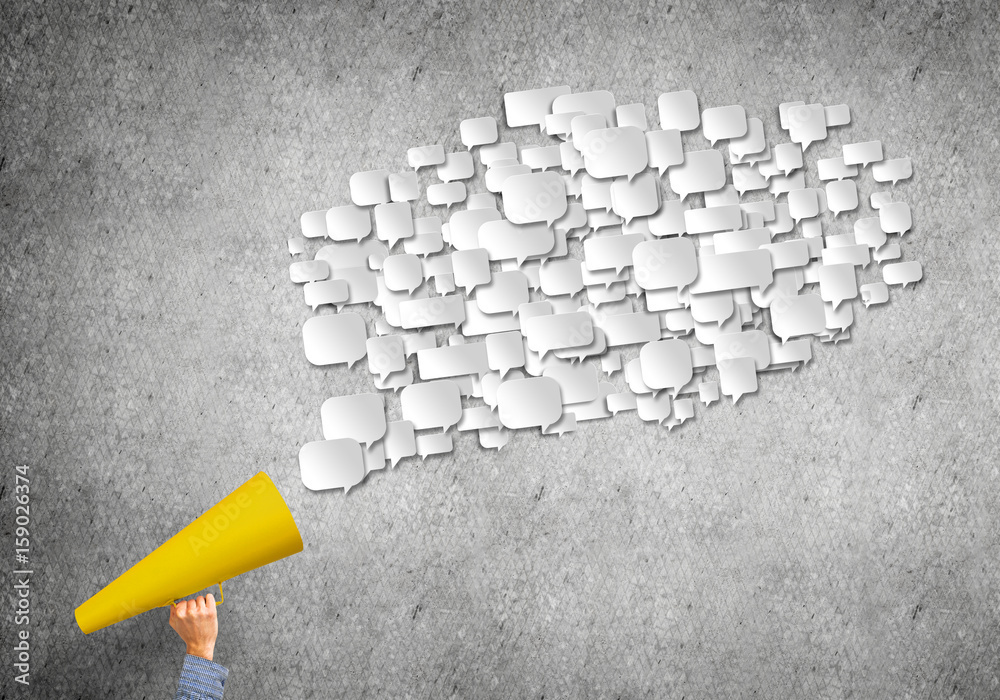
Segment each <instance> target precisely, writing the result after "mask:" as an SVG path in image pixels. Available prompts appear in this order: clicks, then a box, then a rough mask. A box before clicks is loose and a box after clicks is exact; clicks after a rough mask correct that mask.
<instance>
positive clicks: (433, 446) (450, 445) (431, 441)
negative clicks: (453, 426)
mask: <svg viewBox="0 0 1000 700" xmlns="http://www.w3.org/2000/svg"><path fill="white" fill-rule="evenodd" d="M416 443H417V454H418V455H419V456H420V459H427V458H428V457H430V456H431V455H444V454H448V453H449V452H451V451H452V450H453V449H454V448H455V445H454V441H453V440H452V437H451V435H450V434H448V433H431V434H429V435H417V437H416Z"/></svg>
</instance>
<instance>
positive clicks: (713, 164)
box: [667, 149, 726, 200]
mask: <svg viewBox="0 0 1000 700" xmlns="http://www.w3.org/2000/svg"><path fill="white" fill-rule="evenodd" d="M667 175H668V180H669V182H670V189H672V190H673V191H674V192H676V193H677V194H678V195H679V196H680V198H681V199H682V200H683V199H684V198H686V197H687V196H688V195H689V194H691V193H692V192H711V191H713V190H718V189H721V188H722V187H725V186H726V164H725V162H724V161H723V158H722V154H721V153H720V152H719V151H716V150H714V149H710V150H707V151H688V152H687V153H685V154H684V162H683V163H682V164H681V165H678V166H676V167H673V168H670V170H669V171H668V173H667Z"/></svg>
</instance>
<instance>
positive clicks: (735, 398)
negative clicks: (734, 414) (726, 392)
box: [733, 394, 743, 406]
mask: <svg viewBox="0 0 1000 700" xmlns="http://www.w3.org/2000/svg"><path fill="white" fill-rule="evenodd" d="M742 398H743V394H733V405H734V406H735V405H736V402H737V401H739V400H740V399H742Z"/></svg>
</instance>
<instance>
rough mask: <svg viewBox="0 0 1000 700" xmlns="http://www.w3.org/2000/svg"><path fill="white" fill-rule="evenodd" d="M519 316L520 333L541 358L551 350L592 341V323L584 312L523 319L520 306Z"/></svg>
mask: <svg viewBox="0 0 1000 700" xmlns="http://www.w3.org/2000/svg"><path fill="white" fill-rule="evenodd" d="M521 314H522V318H521V332H522V334H523V335H524V337H525V338H526V339H527V341H528V347H529V348H530V349H531V350H533V351H534V352H537V353H538V354H539V355H542V356H543V357H544V356H545V354H546V353H548V352H550V351H552V350H558V349H561V348H576V347H582V346H584V345H589V344H590V343H591V342H593V340H594V321H593V319H592V318H591V316H590V314H588V313H587V312H586V311H574V312H572V313H564V314H546V315H543V316H533V317H530V318H523V314H524V307H523V306H522V307H521Z"/></svg>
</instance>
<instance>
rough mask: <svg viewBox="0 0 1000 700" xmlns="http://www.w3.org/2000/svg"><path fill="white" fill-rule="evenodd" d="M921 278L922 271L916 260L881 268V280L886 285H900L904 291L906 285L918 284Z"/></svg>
mask: <svg viewBox="0 0 1000 700" xmlns="http://www.w3.org/2000/svg"><path fill="white" fill-rule="evenodd" d="M923 276H924V269H923V267H922V266H921V265H920V263H919V262H917V261H916V260H911V261H909V262H902V263H893V264H892V265H886V266H885V267H884V268H882V279H883V280H885V283H886V284H901V285H903V288H904V289H905V288H906V285H908V284H915V283H916V282H919V281H920V280H921V279H922V278H923Z"/></svg>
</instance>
